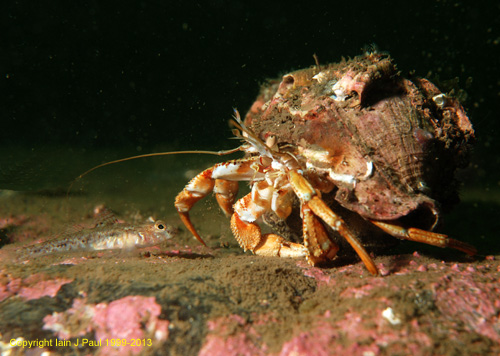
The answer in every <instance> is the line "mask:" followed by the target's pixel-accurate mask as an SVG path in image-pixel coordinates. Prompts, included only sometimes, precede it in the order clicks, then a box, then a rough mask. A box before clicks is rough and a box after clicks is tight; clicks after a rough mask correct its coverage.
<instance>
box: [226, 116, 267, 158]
mask: <svg viewBox="0 0 500 356" xmlns="http://www.w3.org/2000/svg"><path fill="white" fill-rule="evenodd" d="M233 110H234V116H233V117H234V120H230V121H229V123H230V124H231V125H233V126H235V127H236V128H238V129H239V130H240V131H241V132H242V134H240V133H239V132H238V131H237V130H234V134H235V136H236V137H238V138H240V139H242V140H244V141H245V142H248V143H249V144H250V145H251V146H252V147H253V148H255V149H256V150H257V151H258V152H259V153H260V154H261V155H262V156H267V157H269V158H273V154H272V151H271V148H269V147H268V146H267V145H266V144H265V143H264V142H262V140H261V139H260V138H258V137H257V136H256V135H255V134H254V133H253V132H252V131H251V130H250V129H249V128H248V127H246V126H245V124H244V123H243V121H241V117H240V113H239V112H238V110H236V109H233ZM235 120H236V121H235Z"/></svg>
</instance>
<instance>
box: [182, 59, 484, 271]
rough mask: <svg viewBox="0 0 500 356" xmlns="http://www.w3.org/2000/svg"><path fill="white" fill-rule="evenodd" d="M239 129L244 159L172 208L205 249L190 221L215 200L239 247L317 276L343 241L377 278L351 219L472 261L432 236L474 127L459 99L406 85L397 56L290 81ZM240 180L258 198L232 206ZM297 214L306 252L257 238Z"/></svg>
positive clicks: (321, 69)
mask: <svg viewBox="0 0 500 356" xmlns="http://www.w3.org/2000/svg"><path fill="white" fill-rule="evenodd" d="M233 124H234V126H235V127H236V129H235V130H234V133H235V135H236V136H237V137H238V138H240V139H241V140H243V141H244V143H243V145H242V146H241V147H240V149H241V150H242V151H244V152H245V154H246V156H245V157H244V158H242V159H236V160H230V161H227V162H223V163H219V164H216V165H214V166H212V167H210V168H208V169H206V170H204V171H203V172H201V173H199V174H198V175H197V176H196V177H194V178H193V179H192V180H191V181H190V182H189V183H188V184H187V186H186V187H185V188H184V189H183V190H182V191H181V192H180V193H179V194H178V195H177V197H176V199H175V207H176V209H177V211H178V213H179V215H180V217H181V219H182V221H183V223H184V224H185V226H186V227H187V228H188V229H189V231H190V232H191V233H192V234H193V235H194V236H195V237H196V238H197V239H198V240H199V241H200V242H201V243H204V242H203V240H202V239H201V237H200V235H199V234H198V232H197V231H196V229H195V227H194V226H193V224H192V222H191V220H190V217H189V212H190V210H191V208H192V207H193V205H194V204H195V203H196V202H197V201H199V200H200V199H202V198H204V197H206V196H207V195H209V194H210V193H211V192H213V193H215V197H216V199H217V202H218V204H219V206H220V207H221V208H222V210H223V211H224V213H225V214H226V215H228V216H230V217H231V230H232V232H233V234H234V236H235V237H236V240H237V241H238V243H239V245H240V246H241V247H242V248H243V249H244V250H245V251H246V250H250V251H252V252H253V253H255V254H257V255H262V256H280V257H305V258H306V259H307V260H308V262H309V263H310V264H312V265H317V264H320V263H323V262H327V261H329V260H332V259H333V258H334V257H335V256H336V254H337V252H338V250H339V245H338V243H336V240H337V239H338V236H340V237H341V238H343V239H345V240H346V241H347V242H348V243H349V245H350V246H352V248H353V249H354V251H355V252H356V253H357V254H358V255H359V257H360V258H361V260H362V261H363V263H364V264H365V266H366V268H367V269H368V270H369V271H370V272H371V273H372V274H378V269H377V267H376V266H375V263H374V262H373V259H372V258H371V256H370V254H369V253H368V252H367V251H366V249H365V247H364V246H363V243H362V242H361V241H360V240H359V238H358V236H357V235H358V234H357V231H358V230H359V228H358V227H355V228H354V229H353V228H352V227H351V226H349V224H348V223H346V221H347V220H346V219H345V218H344V216H343V214H345V215H349V216H351V217H352V216H353V215H355V216H356V218H355V219H353V218H349V220H352V221H363V222H364V223H367V224H370V226H372V228H375V229H377V230H380V231H382V232H384V233H386V234H389V235H392V236H394V237H396V238H399V239H405V240H412V241H418V242H423V243H427V244H430V245H435V246H439V247H451V248H454V249H457V250H460V251H463V252H465V253H467V254H469V255H473V254H475V253H476V250H475V248H474V247H472V246H470V245H469V244H467V243H464V242H460V241H458V240H455V239H452V238H449V237H448V236H446V235H443V234H439V233H435V232H432V231H431V230H433V229H434V228H435V227H436V225H437V224H438V221H439V218H440V215H441V206H445V207H446V206H448V205H451V203H453V202H454V200H455V197H456V189H455V184H454V182H455V179H454V175H455V171H456V170H457V168H459V167H461V166H463V165H464V164H465V162H466V158H467V153H468V151H469V148H470V144H471V142H472V140H473V138H474V131H473V129H472V125H471V123H470V122H469V119H468V118H467V116H466V114H465V112H464V110H463V108H462V106H461V105H460V104H459V102H458V100H456V99H454V98H453V97H450V96H447V95H445V94H443V93H442V92H441V91H440V90H439V89H438V88H437V87H436V86H435V85H434V84H432V83H431V82H430V81H428V80H426V79H419V78H415V79H413V80H409V79H405V78H404V77H402V76H401V75H400V73H398V71H397V70H396V67H395V65H394V63H393V61H392V59H391V58H390V57H389V56H387V55H382V54H378V53H369V54H366V55H364V56H361V57H355V58H353V59H350V60H343V61H341V62H340V63H334V64H329V65H326V66H319V65H316V66H314V67H312V68H309V69H304V70H298V71H294V72H291V73H289V74H286V75H284V76H283V78H282V79H281V80H276V81H270V82H269V83H268V84H267V85H265V86H263V88H262V90H261V93H260V95H259V96H258V98H257V100H256V101H255V103H254V104H253V105H252V107H251V109H250V110H249V112H248V114H247V115H246V117H245V120H244V121H242V120H241V119H240V116H239V114H238V112H237V111H235V121H233ZM239 181H247V182H249V183H250V187H251V192H250V193H249V194H247V195H245V196H244V197H242V198H241V199H239V200H237V201H236V197H237V192H238V182H239ZM327 196H328V197H329V198H328V199H326V198H324V197H327ZM294 210H298V211H299V213H300V217H299V218H300V219H301V220H302V223H301V225H302V226H301V230H302V239H303V243H297V242H292V241H289V240H287V239H285V238H284V237H283V236H280V235H279V234H275V233H265V234H264V233H262V232H261V228H260V227H259V225H258V224H259V222H260V221H262V219H264V220H265V219H266V217H269V216H273V217H274V221H286V219H287V218H288V217H289V216H291V214H292V212H293V211H294ZM295 215H297V214H295ZM356 219H357V220H356ZM270 220H272V219H270ZM409 223H411V224H414V225H409ZM356 224H358V223H356ZM277 225H279V224H277ZM336 236H337V237H336Z"/></svg>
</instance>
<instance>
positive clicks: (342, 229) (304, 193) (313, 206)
mask: <svg viewBox="0 0 500 356" xmlns="http://www.w3.org/2000/svg"><path fill="white" fill-rule="evenodd" d="M288 174H289V177H290V184H291V185H292V188H293V190H294V192H295V194H297V196H298V198H299V200H300V203H301V204H302V206H303V207H306V208H309V209H310V210H312V212H313V213H314V215H315V216H317V217H319V218H320V219H321V220H323V221H324V222H325V223H326V224H328V226H330V227H331V228H332V229H334V230H335V231H338V233H339V234H340V235H341V236H342V237H343V238H345V239H346V240H347V242H349V244H350V245H351V246H352V248H353V249H354V251H356V253H357V254H358V256H359V257H360V258H361V260H362V261H363V263H364V264H365V266H366V268H367V269H368V271H370V273H371V274H373V275H377V274H378V269H377V267H376V266H375V263H374V262H373V260H372V258H371V257H370V255H369V254H368V252H366V250H365V249H364V247H363V246H362V245H361V243H360V242H359V241H358V239H357V238H356V236H354V234H353V233H352V232H351V231H350V230H349V229H348V227H347V225H346V224H345V223H344V221H343V220H342V218H340V217H339V216H338V215H336V214H335V213H334V212H333V211H332V210H331V209H330V208H329V207H328V205H326V203H325V202H324V201H323V200H321V198H320V197H319V196H318V195H317V194H316V191H315V190H314V188H313V187H312V186H311V184H310V183H309V182H308V181H307V180H306V179H305V178H304V177H303V176H302V175H301V174H300V173H299V172H297V171H294V170H292V171H290V172H289V173H288ZM303 209H304V208H303Z"/></svg>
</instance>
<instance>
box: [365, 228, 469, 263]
mask: <svg viewBox="0 0 500 356" xmlns="http://www.w3.org/2000/svg"><path fill="white" fill-rule="evenodd" d="M370 221H371V222H372V223H373V224H374V225H376V226H378V227H379V228H381V229H382V230H384V231H385V232H387V233H388V234H390V235H392V236H394V237H397V238H400V239H404V240H410V241H416V242H423V243H426V244H429V245H434V246H438V247H451V248H454V249H456V250H460V251H462V252H465V253H466V254H468V255H470V256H472V255H475V254H476V253H477V250H476V248H475V247H474V246H471V245H469V244H468V243H465V242H462V241H458V240H455V239H452V238H450V237H448V236H447V235H443V234H437V233H435V232H430V231H425V230H420V229H416V228H414V227H411V228H409V229H405V228H404V227H402V226H399V225H394V224H390V223H386V222H382V221H375V220H370Z"/></svg>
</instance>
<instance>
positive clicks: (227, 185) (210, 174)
mask: <svg viewBox="0 0 500 356" xmlns="http://www.w3.org/2000/svg"><path fill="white" fill-rule="evenodd" d="M254 162H255V158H250V159H239V160H231V161H228V162H224V163H219V164H216V165H214V166H213V167H210V168H207V169H205V170H204V171H203V172H201V173H200V174H198V175H197V176H196V177H194V178H193V179H191V181H190V182H189V183H188V184H187V185H186V187H185V188H184V189H183V190H182V192H180V193H179V194H178V195H177V197H176V198H175V208H176V209H177V212H178V213H179V216H180V218H181V220H182V222H183V223H184V225H185V226H186V227H187V228H188V230H189V231H190V232H191V233H192V234H193V235H194V237H196V239H197V240H198V241H200V242H201V243H202V244H203V245H205V246H206V244H205V242H204V241H203V240H202V238H201V237H200V235H199V234H198V232H197V231H196V229H195V228H194V225H193V223H192V222H191V219H190V218H189V211H190V210H191V208H192V207H193V205H194V204H196V203H197V202H198V200H200V199H203V198H204V197H206V196H207V195H208V194H210V192H212V191H214V190H215V195H216V198H217V202H218V203H219V205H220V207H221V209H222V210H223V211H224V213H225V214H226V215H231V214H232V205H233V203H234V200H235V199H236V194H237V192H238V187H237V185H238V182H237V181H238V180H249V179H250V178H252V177H255V176H256V175H259V174H261V173H259V172H254V171H253V169H252V165H253V164H254ZM227 179H232V181H228V180H227Z"/></svg>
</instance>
